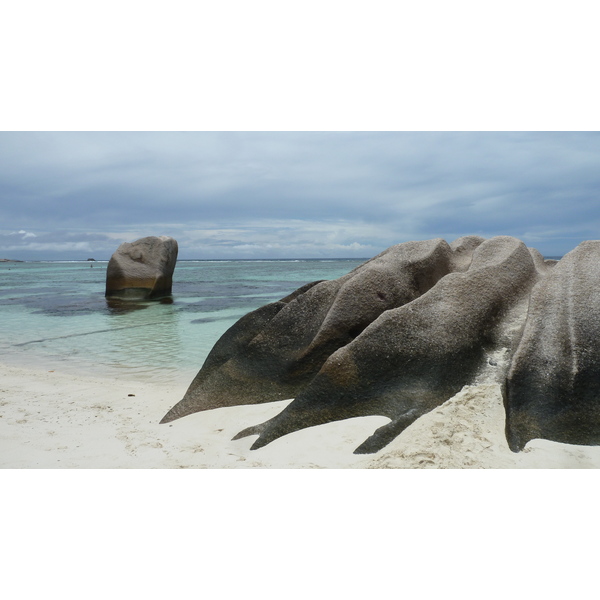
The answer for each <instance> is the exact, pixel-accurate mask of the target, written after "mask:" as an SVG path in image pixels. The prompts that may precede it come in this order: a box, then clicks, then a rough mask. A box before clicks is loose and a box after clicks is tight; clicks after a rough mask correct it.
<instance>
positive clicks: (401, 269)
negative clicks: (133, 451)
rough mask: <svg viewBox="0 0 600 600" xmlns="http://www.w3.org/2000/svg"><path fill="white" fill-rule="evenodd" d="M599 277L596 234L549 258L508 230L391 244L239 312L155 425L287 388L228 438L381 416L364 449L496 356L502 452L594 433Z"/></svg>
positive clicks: (379, 444) (266, 437)
mask: <svg viewBox="0 0 600 600" xmlns="http://www.w3.org/2000/svg"><path fill="white" fill-rule="evenodd" d="M599 276H600V242H586V243H584V244H582V245H581V246H579V247H578V248H577V249H576V250H575V251H573V252H572V253H570V254H569V255H567V256H566V257H565V258H563V259H562V260H561V261H560V262H558V263H556V261H544V259H543V257H542V255H541V254H540V253H539V252H538V251H537V250H535V249H533V248H527V247H526V246H525V244H523V242H521V241H519V240H517V239H516V238H511V237H507V236H500V237H496V238H492V239H489V240H484V239H483V238H480V237H477V236H467V237H464V238H459V239H458V240H455V241H454V242H453V243H452V244H447V243H446V242H445V241H444V240H442V239H435V240H429V241H424V242H407V243H404V244H398V245H397V246H392V247H391V248H389V249H388V250H386V251H385V252H383V253H381V254H380V255H378V256H376V257H375V258H373V259H371V260H369V261H367V262H366V263H364V264H362V265H360V266H359V267H357V268H356V269H354V270H353V271H351V272H350V273H348V274H347V275H345V276H344V277H341V278H339V279H337V280H334V281H323V282H314V283H311V284H308V285H306V286H304V287H302V288H300V289H299V290H297V291H296V292H294V293H293V294H291V295H290V296H287V297H286V298H283V299H282V300H280V301H279V302H275V303H272V304H268V305H266V306H264V307H262V308H260V309H258V310H256V311H254V312H252V313H249V314H248V315H246V316H245V317H243V318H242V319H240V321H238V322H237V323H236V324H235V325H234V326H233V327H231V328H230V329H229V330H228V331H227V332H226V333H225V334H224V335H223V337H222V338H221V339H220V340H219V341H218V342H217V344H216V345H215V347H214V349H213V350H212V352H211V354H210V355H209V356H208V358H207V360H206V362H205V364H204V366H203V367H202V369H201V370H200V372H199V373H198V375H197V376H196V378H195V379H194V381H193V382H192V384H191V385H190V387H189V389H188V391H187V393H186V394H185V396H184V398H183V399H182V400H181V401H180V402H179V403H178V404H176V405H175V406H174V407H173V408H172V409H171V410H170V411H169V412H168V413H167V414H166V415H165V417H164V418H163V419H162V421H161V423H166V422H169V421H173V420H174V419H178V418H180V417H183V416H186V415H189V414H191V413H194V412H198V411H202V410H208V409H212V408H217V407H223V406H233V405H239V404H256V403H260V402H269V401H273V400H280V399H285V398H294V400H293V402H291V403H290V404H289V405H288V406H287V407H286V408H285V409H284V410H283V411H282V412H281V413H280V414H278V415H277V416H275V417H274V418H273V419H271V420H269V421H267V422H266V423H262V424H260V425H255V426H253V427H249V428H247V429H245V430H244V431H242V432H240V433H239V434H238V435H237V436H236V438H240V437H244V436H247V435H258V439H257V440H256V441H255V442H254V444H253V446H252V448H254V449H255V448H260V447H262V446H264V445H266V444H268V443H270V442H272V441H273V440H275V439H277V438H279V437H281V436H283V435H286V434H288V433H291V432H293V431H297V430H299V429H303V428H305V427H311V426H314V425H319V424H323V423H327V422H331V421H337V420H342V419H348V418H351V417H357V416H365V415H383V416H385V417H388V418H389V419H390V423H388V424H387V425H385V426H383V427H381V428H380V429H378V430H377V431H376V432H375V433H374V434H373V435H372V436H371V437H369V438H368V439H367V440H366V441H365V442H364V443H363V444H361V445H360V446H359V447H358V448H357V449H356V452H359V453H362V452H365V453H366V452H376V451H378V450H380V449H381V448H383V447H384V446H385V445H386V444H388V443H389V442H390V441H391V440H392V439H394V438H395V437H396V436H397V435H398V434H399V433H401V432H402V431H403V430H404V429H405V428H406V427H408V426H409V425H410V424H411V423H413V422H414V421H415V420H416V419H418V418H419V417H420V416H421V415H423V414H425V413H427V412H429V411H431V410H432V409H434V408H435V407H437V406H439V405H441V404H442V403H444V402H445V401H446V400H448V399H449V398H451V397H452V396H454V395H455V394H456V393H458V392H459V391H460V390H461V389H462V388H463V386H465V385H467V384H470V383H472V382H474V381H475V380H476V378H477V377H478V374H479V373H481V372H482V370H483V367H484V366H486V365H488V364H496V363H495V362H494V361H493V357H495V356H497V355H498V353H504V355H508V356H509V360H505V361H504V363H503V364H505V365H507V366H506V367H503V368H500V367H499V368H498V373H497V377H498V378H499V380H501V381H503V380H504V378H505V376H506V371H507V368H508V366H510V371H509V374H508V379H507V382H506V386H505V387H506V389H505V404H506V411H507V425H506V427H507V429H506V430H507V437H508V440H509V443H510V446H511V448H512V449H513V450H519V449H521V448H522V447H523V446H524V445H525V443H526V442H527V440H529V439H531V438H533V437H546V438H547V439H552V440H556V441H567V442H572V443H588V444H592V443H594V444H596V443H600V402H599V401H597V400H596V398H600V377H599V375H600V373H599V369H600V348H599V347H598V344H599V343H600V342H598V341H596V340H598V339H600V337H599V335H598V334H599V333H600V300H599V299H597V298H596V297H595V296H594V283H595V282H596V281H598V277H599ZM532 290H533V291H532ZM530 298H531V303H530ZM528 306H530V308H529V314H528V316H527V320H526V324H525V326H524V327H523V326H522V324H523V322H524V321H525V315H526V314H527V307H528ZM515 315H517V316H518V318H516V317H515ZM515 323H516V325H515ZM513 355H514V358H513V360H512V364H511V363H510V357H511V356H513Z"/></svg>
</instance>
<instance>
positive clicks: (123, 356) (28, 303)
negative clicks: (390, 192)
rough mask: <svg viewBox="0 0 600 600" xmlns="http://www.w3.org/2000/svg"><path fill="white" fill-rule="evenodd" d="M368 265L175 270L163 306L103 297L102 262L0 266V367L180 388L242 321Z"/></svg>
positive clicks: (218, 264)
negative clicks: (272, 304) (304, 289)
mask: <svg viewBox="0 0 600 600" xmlns="http://www.w3.org/2000/svg"><path fill="white" fill-rule="evenodd" d="M365 260H367V259H327V260H321V259H307V260H262V261H259V260H230V261H224V260H223V261H193V260H184V261H178V262H177V266H176V268H175V273H174V276H173V295H172V298H170V299H168V301H162V302H159V301H153V302H141V303H123V302H121V303H115V302H110V301H108V300H107V299H106V298H105V297H104V288H105V283H106V267H107V264H108V262H103V261H97V262H94V263H90V262H87V261H77V262H10V263H0V362H2V363H6V364H12V365H17V366H28V367H32V368H36V369H47V370H60V371H63V372H74V373H78V374H83V375H87V376H92V377H109V378H110V377H115V378H119V379H131V380H138V381H139V380H143V381H150V382H157V383H161V384H176V385H187V384H188V383H189V382H191V380H192V378H193V377H194V375H195V374H196V373H197V371H198V370H199V369H200V367H201V366H202V364H203V362H204V360H205V358H206V356H207V355H208V353H209V352H210V350H211V348H212V347H213V345H214V344H215V342H216V341H217V340H218V339H219V338H220V337H221V335H223V333H225V331H226V330H227V329H229V327H231V326H232V325H233V324H234V323H235V322H236V321H237V320H238V319H239V318H240V317H242V316H243V315H245V314H246V313H248V312H250V311H252V310H255V309H257V308H259V307H260V306H263V305H264V304H267V303H269V302H273V301H275V300H279V299H280V298H283V297H284V296H287V295H288V294H289V293H291V292H293V291H294V290H295V289H297V288H299V287H300V286H302V285H304V284H305V283H309V282H311V281H316V280H320V279H336V278H338V277H341V276H342V275H345V274H346V273H348V272H349V271H351V270H352V269H353V268H354V267H356V266H358V265H359V264H361V263H363V262H364V261H365Z"/></svg>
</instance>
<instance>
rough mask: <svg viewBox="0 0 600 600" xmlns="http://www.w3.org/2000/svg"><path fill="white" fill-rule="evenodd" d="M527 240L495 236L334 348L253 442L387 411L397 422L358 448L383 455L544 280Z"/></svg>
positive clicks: (475, 361)
mask: <svg viewBox="0 0 600 600" xmlns="http://www.w3.org/2000/svg"><path fill="white" fill-rule="evenodd" d="M537 276H538V275H537V271H536V265H535V264H534V260H533V258H532V256H531V254H530V253H529V251H528V249H527V247H526V246H525V244H523V242H521V241H519V240H517V239H515V238H511V237H496V238H492V239H490V240H487V241H485V242H483V243H482V244H481V245H479V246H478V247H477V248H476V249H475V250H474V252H473V258H472V261H471V264H470V266H469V268H468V269H467V270H466V271H464V272H462V273H451V274H449V275H447V276H446V277H444V278H443V279H441V280H440V281H439V282H438V283H437V285H436V286H434V287H433V288H432V289H430V290H429V291H428V292H427V293H426V294H423V295H422V296H421V297H420V298H418V299H416V300H414V301H413V302H411V303H409V304H407V305H405V306H402V307H400V308H396V309H394V310H389V311H387V312H386V313H384V314H383V315H381V316H380V317H379V319H377V320H376V321H375V322H374V323H372V324H371V325H370V326H369V327H368V328H367V329H366V330H365V331H364V332H363V333H362V335H360V336H359V337H357V338H356V340H354V341H353V342H352V343H350V344H348V345H346V346H345V347H344V348H341V349H340V350H338V351H337V352H335V353H334V354H332V355H331V356H330V357H329V359H328V360H327V362H326V363H325V364H324V365H323V368H322V369H321V370H320V372H319V373H318V375H317V376H316V377H315V378H314V379H313V380H312V381H311V383H310V385H308V386H307V387H306V389H304V390H303V391H302V392H301V393H300V394H299V395H298V396H297V397H296V399H295V400H294V401H293V402H292V403H291V404H290V405H289V406H288V407H286V409H285V410H284V411H282V412H281V413H280V414H279V415H277V416H276V417H274V418H273V419H271V420H270V421H269V422H267V423H265V424H262V425H259V426H258V427H256V428H250V429H248V430H247V431H245V432H242V434H244V433H245V434H256V433H258V434H259V438H258V440H256V442H255V443H254V445H253V448H260V447H262V446H264V445H265V444H267V443H269V442H271V441H273V440H274V439H277V438H278V437H280V436H282V435H285V434H286V433H290V432H292V431H296V430H298V429H302V428H304V427H310V426H313V425H319V424H321V423H327V422H329V421H335V420H338V419H345V418H348V417H358V416H366V415H382V416H386V417H388V418H390V419H391V422H390V423H389V424H387V425H384V426H383V427H381V428H380V429H378V430H377V431H376V432H375V433H374V434H373V436H371V437H370V438H369V439H368V440H366V441H365V443H363V444H362V445H361V446H360V447H359V448H358V449H357V452H376V451H378V450H380V449H381V448H382V447H383V446H385V445H386V444H387V443H389V442H390V441H391V440H392V439H394V438H395V437H396V436H397V435H398V434H399V433H400V432H402V431H403V430H404V429H405V428H406V427H407V426H408V425H410V424H411V423H413V422H414V421H415V420H416V419H417V418H419V417H420V416H422V415H423V414H425V413H427V412H429V411H431V410H432V409H433V408H435V407H436V406H439V405H441V404H443V403H444V402H445V401H446V400H448V399H449V398H451V397H452V396H453V395H455V394H456V393H458V392H459V391H460V390H461V388H462V387H463V386H464V385H466V384H468V383H470V382H471V381H472V380H473V379H474V377H475V375H476V373H477V371H478V370H479V369H481V368H482V367H483V366H484V364H485V363H486V362H487V360H488V355H489V354H490V353H492V352H493V351H495V350H497V349H498V347H499V345H500V342H501V340H499V339H498V338H499V336H498V331H497V330H498V329H499V326H500V324H501V321H502V317H503V316H504V315H505V314H506V313H507V312H508V311H509V310H510V308H511V306H512V305H514V304H516V303H518V302H519V301H520V300H521V299H522V298H523V297H524V296H525V295H527V294H528V293H529V291H530V289H531V286H532V285H533V284H534V283H535V281H536V279H537Z"/></svg>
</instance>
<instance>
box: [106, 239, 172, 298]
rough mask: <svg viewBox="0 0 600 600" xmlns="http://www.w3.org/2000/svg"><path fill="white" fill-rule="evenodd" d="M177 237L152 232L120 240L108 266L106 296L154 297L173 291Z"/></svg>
mask: <svg viewBox="0 0 600 600" xmlns="http://www.w3.org/2000/svg"><path fill="white" fill-rule="evenodd" d="M177 251H178V248H177V241H176V240H174V239H173V238H172V237H168V236H164V235H162V236H160V237H155V236H150V237H145V238H141V239H139V240H136V241H135V242H131V243H128V242H125V243H123V244H121V245H120V246H119V247H118V248H117V250H116V252H115V253H114V254H113V255H112V257H111V259H110V261H109V262H108V267H107V269H106V296H107V297H109V298H122V299H134V300H151V299H154V298H161V297H164V296H168V295H170V294H171V291H172V286H173V271H174V270H175V264H176V262H177Z"/></svg>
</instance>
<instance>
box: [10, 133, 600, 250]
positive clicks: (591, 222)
mask: <svg viewBox="0 0 600 600" xmlns="http://www.w3.org/2000/svg"><path fill="white" fill-rule="evenodd" d="M598 165H600V134H599V133H596V132H575V133H570V132H555V133H552V132H515V133H511V132H357V133H353V132H262V133H261V132H118V131H117V132H47V131H41V132H35V131H34V132H29V131H25V132H18V131H4V132H0V258H11V259H20V260H79V259H81V260H85V259H87V258H95V259H97V260H105V259H108V258H110V256H111V254H112V253H113V252H114V251H115V250H116V248H117V247H118V246H119V244H120V243H122V242H125V241H127V242H131V241H134V240H135V239H138V238H140V237H144V236H148V235H169V236H172V237H174V238H175V239H176V240H177V241H178V243H179V257H180V258H182V259H194V258H197V259H226V258H245V259H251V258H319V257H357V258H363V257H364V258H368V257H371V256H374V255H375V254H377V253H378V252H380V251H382V250H384V249H385V248H387V247H389V246H391V245H393V244H397V243H400V242H405V241H409V240H423V239H430V238H437V237H441V238H444V239H446V240H447V241H449V242H450V241H452V240H453V239H455V238H457V237H459V236H462V235H467V234H477V235H481V236H483V237H486V238H487V237H492V236H495V235H511V236H515V237H518V238H519V239H521V240H523V241H524V242H525V243H526V244H527V245H529V246H533V247H535V248H537V249H538V250H540V252H542V253H543V254H544V255H546V256H560V255H563V254H565V253H566V252H568V251H569V250H571V249H572V248H574V247H575V246H576V245H577V244H578V243H580V242H581V241H583V240H586V239H596V238H598V237H600V233H599V232H600V202H599V195H600V168H598Z"/></svg>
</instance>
